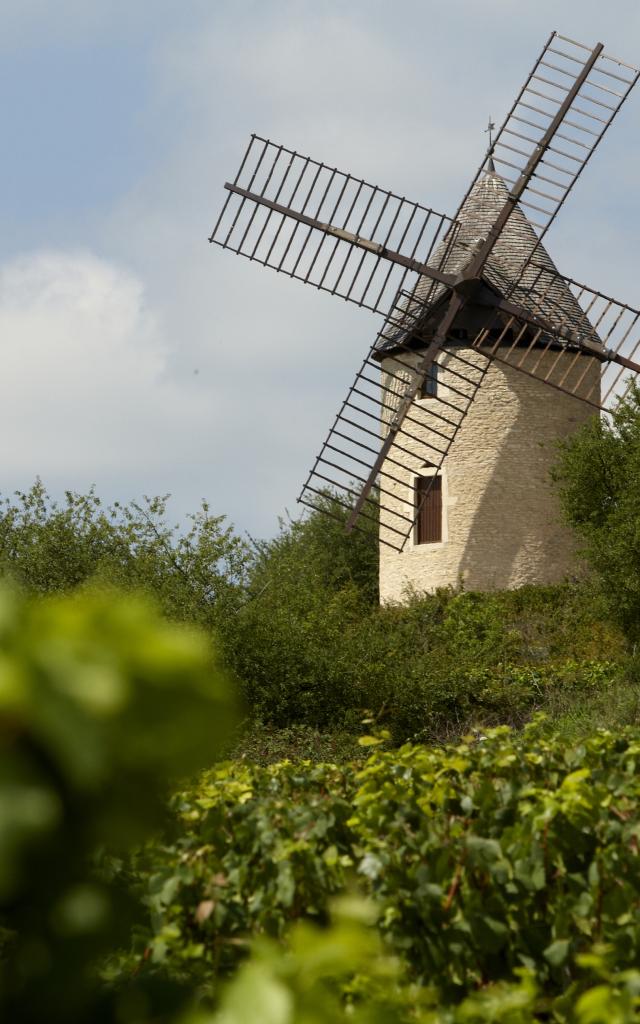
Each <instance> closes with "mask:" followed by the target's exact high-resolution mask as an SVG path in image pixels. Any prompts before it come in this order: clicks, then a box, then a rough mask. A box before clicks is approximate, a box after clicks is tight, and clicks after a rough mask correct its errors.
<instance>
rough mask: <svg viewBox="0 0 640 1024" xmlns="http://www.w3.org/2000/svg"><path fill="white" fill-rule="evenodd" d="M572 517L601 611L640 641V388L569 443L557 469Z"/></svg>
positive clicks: (569, 517)
mask: <svg viewBox="0 0 640 1024" xmlns="http://www.w3.org/2000/svg"><path fill="white" fill-rule="evenodd" d="M555 477H556V483H557V485H558V491H559V494H560V499H561V502H562V506H563V510H564V514H565V517H566V519H567V521H568V522H569V524H570V525H571V526H572V527H573V529H574V530H575V531H576V533H577V534H578V536H579V537H580V539H581V540H582V543H583V549H584V554H585V555H586V557H587V559H588V562H589V565H590V566H591V568H592V570H593V573H594V584H595V586H594V591H595V594H596V595H597V599H598V602H599V604H600V606H601V607H602V608H603V609H604V610H605V612H606V614H608V615H609V616H610V617H611V618H612V619H613V621H614V622H618V623H619V624H620V625H621V626H622V628H623V629H624V631H625V633H626V634H627V636H628V637H629V638H630V639H631V641H632V642H633V643H635V642H637V640H638V639H639V638H640V531H639V530H638V524H639V522H640V388H639V387H638V385H637V384H636V383H635V382H634V383H633V384H632V385H631V386H630V388H629V390H628V391H627V393H626V395H625V396H624V397H623V398H622V399H620V400H619V401H618V403H617V405H616V406H615V408H614V410H613V414H612V416H611V418H610V419H607V418H605V417H602V418H597V417H593V419H591V420H590V421H589V422H588V423H587V424H586V425H585V426H584V427H583V428H582V429H581V430H579V431H578V432H577V433H576V434H575V435H574V436H573V437H571V438H570V439H569V440H568V441H565V442H564V443H563V444H562V446H561V458H560V461H559V464H558V467H557V469H556V472H555Z"/></svg>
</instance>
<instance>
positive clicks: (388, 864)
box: [0, 394, 640, 1024]
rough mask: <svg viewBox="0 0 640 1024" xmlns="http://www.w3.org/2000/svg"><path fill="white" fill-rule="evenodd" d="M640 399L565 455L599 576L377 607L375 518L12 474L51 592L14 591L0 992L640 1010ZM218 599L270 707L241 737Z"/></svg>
mask: <svg viewBox="0 0 640 1024" xmlns="http://www.w3.org/2000/svg"><path fill="white" fill-rule="evenodd" d="M634 403H635V405H634ZM638 404H639V403H638V400H637V396H635V395H634V394H632V395H631V396H630V398H629V400H628V402H627V403H626V404H625V405H624V406H623V407H622V409H621V410H620V411H619V413H618V416H617V418H616V419H615V420H614V422H613V424H612V426H610V427H605V426H601V427H598V428H595V427H592V428H590V429H588V430H587V431H584V432H583V433H582V434H581V435H580V436H579V437H578V438H577V439H576V440H575V441H573V442H571V443H570V444H568V445H567V447H566V449H565V453H564V457H563V463H562V466H561V469H560V470H559V472H558V477H559V484H560V486H561V488H562V489H563V494H564V502H565V507H566V508H567V509H568V511H569V513H570V514H571V516H572V519H573V521H574V522H575V524H576V526H577V528H578V529H579V530H580V532H581V533H582V536H583V538H584V539H585V542H586V544H587V546H588V550H589V553H590V556H591V559H592V564H593V565H594V566H595V574H594V578H593V580H592V582H591V583H590V584H589V586H587V585H586V584H582V585H569V584H568V585H566V586H562V587H555V588H529V589H525V590H522V591H519V592H515V593H502V594H494V595H477V594H475V595H474V594H464V593H459V594H452V593H443V594H438V595H435V596H433V597H430V598H417V597H416V598H415V599H413V600H412V601H410V602H409V603H408V605H407V606H406V607H404V608H386V609H379V608H377V606H376V603H375V586H374V579H375V577H374V572H375V564H374V563H375V558H374V554H373V552H374V550H375V548H374V546H373V545H372V544H371V542H370V538H369V540H367V538H366V537H365V538H362V539H360V540H359V541H358V542H357V543H356V544H351V543H346V542H344V541H343V538H342V534H341V532H340V527H339V524H337V525H336V527H335V528H333V529H331V528H330V529H327V527H326V526H325V521H324V520H320V519H319V518H314V517H312V518H311V519H309V520H307V521H306V522H304V523H293V524H287V525H285V526H284V527H283V529H282V531H281V533H280V535H279V536H278V538H276V540H274V541H272V542H269V543H267V544H264V545H259V546H258V547H257V549H254V550H250V549H249V547H248V546H247V545H246V544H245V543H244V542H243V541H241V540H240V539H238V538H237V537H235V536H234V535H233V533H232V532H231V531H230V530H227V529H225V527H224V524H223V523H222V521H221V520H220V519H216V518H214V517H212V516H211V515H210V514H209V512H208V510H207V509H206V508H205V509H203V510H202V511H201V513H200V514H199V515H198V516H197V517H196V518H195V519H194V521H193V524H192V529H191V531H190V532H189V533H188V534H180V533H179V532H177V531H175V530H171V529H169V528H168V527H167V526H166V525H165V522H164V504H163V502H162V501H155V502H150V503H147V504H146V505H143V506H133V505H132V506H129V507H127V508H124V509H123V508H114V509H112V510H104V509H102V507H101V505H100V503H99V502H98V500H97V499H96V498H95V496H93V495H89V496H85V497H81V496H74V495H69V496H68V498H67V501H66V504H65V505H64V506H63V507H61V508H55V507H54V506H53V505H52V503H51V502H50V501H49V499H48V498H47V496H46V495H45V494H44V492H43V490H42V488H41V487H40V486H39V485H37V486H36V487H35V488H34V489H33V490H32V491H31V492H30V493H29V494H27V495H21V496H17V498H16V499H14V500H10V501H7V502H5V505H4V511H3V515H2V517H0V543H1V548H2V553H3V561H4V566H5V569H7V570H8V571H9V572H10V573H11V574H12V575H13V576H14V577H15V578H16V579H17V580H18V581H19V582H20V583H21V585H22V589H23V590H24V591H31V592H33V593H34V594H36V595H37V596H26V595H25V594H19V593H18V592H10V591H5V592H0V763H1V764H2V769H3V770H2V776H1V780H0V787H1V789H0V806H1V807H2V822H1V825H2V841H1V842H0V1007H1V1008H2V1012H3V1017H4V1016H6V1018H7V1019H16V1020H17V1019H20V1020H25V1021H34V1022H35V1021H39V1020H42V1019H43V1018H44V1017H46V1019H47V1020H50V1021H52V1022H53V1024H55V1021H56V1020H60V1021H63V1020H64V1021H65V1024H74V1022H77V1024H80V1022H82V1021H84V1020H87V1019H91V1020H105V1021H115V1020H118V1021H119V1022H121V1024H144V1022H149V1021H151V1020H153V1021H154V1022H156V1024H244V1022H245V1021H246V1020H247V1019H251V1020H253V1019H264V1020H269V1021H270V1024H310V1022H311V1021H313V1022H314V1024H329V1022H334V1021H338V1020H341V1019H344V1020H345V1021H346V1020H353V1021H361V1022H365V1021H366V1022H376V1024H391V1022H392V1021H393V1022H394V1024H395V1022H396V1021H400V1022H406V1024H408V1022H409V1021H414V1022H415V1021H418V1022H424V1024H427V1022H430V1024H445V1022H455V1024H458V1022H460V1024H462V1022H463V1021H466V1022H474V1021H483V1020H485V1019H493V1020H496V1021H500V1020H502V1021H505V1022H509V1024H514V1022H515V1024H518V1022H522V1024H525V1022H533V1021H543V1020H556V1021H560V1022H562V1021H566V1022H575V1024H596V1022H605V1021H610V1020H617V1021H620V1022H623V1024H624V1022H631V1021H638V1020H639V1019H640V976H639V974H638V972H637V968H636V965H637V962H638V956H639V954H640V948H639V947H640V928H639V925H638V919H639V918H638V910H639V909H640V854H639V850H640V827H639V826H638V823H637V813H636V811H637V805H638V800H639V798H640V792H639V783H638V772H637V762H638V756H639V755H640V728H638V727H636V726H634V725H633V724H631V725H628V726H626V727H625V725H624V723H625V722H629V723H634V722H635V720H636V718H637V699H638V685H637V683H636V681H635V680H636V674H637V671H638V670H637V668H636V658H635V655H634V652H633V646H631V648H630V649H629V648H628V646H627V645H628V644H631V645H633V643H635V638H636V632H635V622H636V621H637V620H636V617H635V616H634V612H633V609H634V607H635V606H634V601H635V599H636V598H635V595H636V592H637V589H636V577H635V573H636V566H637V561H636V553H635V547H634V537H635V533H634V530H633V529H632V524H633V521H634V517H635V521H638V520H640V515H636V508H635V498H634V489H631V492H630V493H629V489H628V488H627V485H626V484H627V482H629V481H630V482H632V483H633V481H634V480H635V476H634V474H635V472H636V470H635V461H634V460H635V457H636V456H635V448H636V447H638V448H640V441H637V440H636V438H637V436H638V433H640V432H638V433H637V432H636V430H635V423H636V422H637V421H638V420H640V415H638V414H637V408H638ZM603 450H606V451H607V453H608V454H607V470H606V472H605V471H603V472H602V473H601V476H598V475H597V469H598V465H599V460H601V458H602V452H603ZM612 467H615V471H614V469H613V468H612ZM587 488H589V489H590V490H589V493H588V494H587V493H583V489H584V490H586V489H587ZM635 493H636V494H637V495H638V500H640V488H636V489H635ZM327 500H330V499H329V498H328V499H327ZM638 512H640V509H639V510H638ZM624 551H626V556H624V558H623V552H624ZM608 553H609V555H608ZM625 558H626V566H627V575H626V577H624V576H623V575H622V569H621V566H622V565H623V562H624V561H625ZM92 579H93V580H94V583H93V585H92V586H87V583H88V581H90V580H92ZM612 580H617V586H618V587H619V588H623V590H622V591H621V593H620V600H619V601H617V600H615V599H614V600H612V599H611V596H610V594H609V591H608V588H610V586H611V581H612ZM96 583H97V588H96ZM113 583H118V584H119V585H120V587H121V590H123V591H124V593H121V594H120V596H118V594H117V593H115V592H114V591H113V590H112V589H110V587H107V586H106V584H113ZM138 589H146V590H148V591H151V592H152V593H154V594H155V595H156V598H157V601H158V603H159V604H160V605H161V607H162V608H163V610H164V612H165V613H166V615H167V616H169V617H170V618H171V619H173V620H182V622H183V623H184V624H186V628H185V625H182V626H178V625H175V624H174V625H169V624H167V622H166V621H162V620H160V619H159V617H158V616H157V614H156V613H154V612H153V610H151V609H150V608H149V607H148V606H147V605H146V604H145V603H144V601H142V600H141V599H140V598H138V597H136V596H133V595H131V594H130V593H129V594H127V591H132V590H138ZM63 592H66V593H63ZM43 595H46V596H43ZM194 626H199V627H204V630H206V632H208V633H210V634H211V633H216V634H217V635H218V636H219V637H220V640H219V647H218V649H219V651H220V655H221V656H222V657H223V658H224V660H225V661H226V662H227V663H228V664H229V665H231V666H232V667H233V669H234V671H235V674H236V675H237V677H238V680H239V684H240V689H241V690H242V692H243V695H244V700H245V704H247V705H248V708H249V712H250V713H251V714H252V715H253V720H252V724H251V727H250V728H248V729H245V733H244V735H243V736H242V737H241V739H240V748H239V749H238V748H237V747H236V750H235V759H234V760H231V761H228V762H226V763H223V762H220V761H218V758H219V757H220V756H221V754H223V753H225V751H226V753H227V754H228V753H230V752H233V741H232V739H231V738H232V737H233V732H232V730H231V727H230V724H229V723H230V721H231V713H232V712H231V697H230V692H231V685H230V682H229V680H228V679H225V677H224V675H223V673H222V671H221V668H220V660H221V659H220V657H216V656H215V655H214V654H213V653H212V650H211V648H210V647H209V645H208V643H207V642H206V641H205V639H204V636H203V632H202V629H200V630H197V629H194V628H193V627H194ZM541 707H542V708H545V709H546V710H547V712H548V713H549V717H548V718H547V719H546V720H540V719H537V718H535V716H534V712H535V711H536V709H539V708H541ZM259 716H260V718H261V720H262V723H263V724H262V726H259V724H258V719H259ZM365 716H366V717H367V718H368V719H369V721H368V724H367V729H368V730H369V731H370V732H371V733H372V735H370V736H369V737H364V738H363V737H361V739H360V743H357V741H356V740H355V739H354V738H353V737H354V736H355V735H356V734H357V733H360V732H361V731H362V718H363V717H365ZM532 716H534V720H533V722H531V723H530V724H528V725H524V727H521V726H523V724H524V723H525V722H526V720H527V719H531V718H532ZM505 721H508V722H511V723H512V724H513V725H514V726H516V727H517V728H515V729H509V728H508V727H507V726H505V725H503V724H502V725H499V726H498V727H497V728H493V729H492V728H490V727H489V726H490V725H491V723H504V722H505ZM336 723H338V724H340V726H341V728H342V730H343V731H342V733H340V734H338V733H336V731H335V728H333V730H332V731H331V730H327V728H326V727H327V726H335V724H336ZM602 723H604V724H607V723H608V724H610V725H613V726H615V728H614V729H613V730H611V731H597V730H596V729H595V725H596V724H598V725H599V724H602ZM472 726H475V728H471V727H472ZM323 729H324V730H325V731H322V730H323ZM385 729H386V730H388V731H387V732H383V730H385ZM465 733H466V735H465ZM409 735H410V736H412V737H414V739H415V738H416V737H417V738H418V739H425V740H429V741H433V740H437V741H438V743H437V745H432V746H427V745H424V744H419V743H415V742H414V743H412V744H410V745H405V746H402V747H401V748H399V749H398V747H397V745H396V744H397V741H398V740H400V739H403V738H406V737H407V736H409ZM447 738H449V740H450V741H449V742H446V741H447ZM236 743H237V739H236ZM356 750H357V752H358V756H357V757H354V756H353V754H354V751H356ZM371 750H373V753H371ZM286 753H293V754H294V755H295V758H294V760H293V761H289V762H284V763H282V762H281V763H279V764H271V765H269V764H259V763H256V762H260V761H263V762H268V761H270V760H272V759H273V758H274V756H276V757H281V756H282V755H283V754H286ZM328 753H329V754H330V755H331V758H332V761H333V763H323V760H324V761H326V756H327V754H328ZM308 755H313V757H314V758H316V759H317V760H316V761H314V760H312V759H311V758H309V756H308ZM305 757H306V760H305V759H304V758H305ZM212 765H213V767H212ZM198 767H200V768H204V769H205V771H204V773H203V774H202V775H201V776H200V777H199V778H196V779H194V778H193V776H191V781H189V773H192V772H193V771H194V770H195V769H196V768H198ZM179 778H182V780H183V781H182V782H180V783H178V781H177V780H178V779H179ZM169 787H171V788H172V789H173V797H172V799H171V805H170V819H169V820H168V821H167V820H166V812H165V800H166V797H167V793H168V789H169ZM336 901H337V902H336ZM332 922H333V923H332ZM97 964H100V965H101V967H100V975H101V979H100V977H98V975H97V973H96V966H97ZM194 1000H195V1001H200V1008H199V1009H198V1008H197V1007H196V1006H195V1005H194Z"/></svg>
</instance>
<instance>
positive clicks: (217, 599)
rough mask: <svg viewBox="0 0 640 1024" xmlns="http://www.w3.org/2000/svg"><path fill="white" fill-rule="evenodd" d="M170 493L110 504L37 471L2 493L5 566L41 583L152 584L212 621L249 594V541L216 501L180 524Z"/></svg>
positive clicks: (165, 606)
mask: <svg viewBox="0 0 640 1024" xmlns="http://www.w3.org/2000/svg"><path fill="white" fill-rule="evenodd" d="M167 501H168V496H165V497H156V498H145V499H144V501H143V502H142V503H138V502H131V503H130V504H128V505H123V504H121V503H119V502H115V503H114V504H113V505H112V506H107V507H105V506H103V504H102V502H101V501H100V499H99V498H98V497H97V496H96V494H95V493H94V491H93V490H91V491H89V493H88V494H84V495H83V494H76V493H74V492H73V491H67V492H66V494H65V498H64V502H63V503H62V504H58V503H56V502H55V501H53V499H52V498H51V497H50V495H49V494H48V493H47V491H46V489H45V488H44V486H43V485H42V483H41V482H40V481H36V483H35V484H34V486H33V487H32V488H31V490H29V491H27V492H24V493H23V492H19V491H18V492H16V494H15V495H14V496H13V498H9V497H5V498H4V499H2V500H1V502H0V569H1V570H2V571H4V572H5V573H6V574H7V575H9V576H10V577H12V578H13V579H14V580H15V581H16V582H18V583H19V584H20V585H21V586H22V587H24V588H25V589H26V590H27V591H29V592H32V593H40V594H47V593H68V592H70V591H71V590H73V589H74V588H76V587H78V586H82V585H83V584H85V583H87V582H88V581H89V580H97V581H99V582H102V583H107V584H110V585H112V586H117V587H120V588H124V589H127V590H143V591H146V592H148V593H149V594H150V595H152V596H153V599H154V600H155V601H157V602H158V603H159V604H160V606H161V608H162V610H163V611H164V613H165V614H166V615H168V616H169V617H171V618H173V619H176V620H178V621H181V622H191V623H195V624H198V625H202V626H205V627H209V628H211V627H212V626H214V625H215V623H216V621H217V620H218V619H220V618H221V617H222V616H223V615H226V614H231V613H232V611H233V610H234V609H236V608H238V607H239V606H240V605H241V604H242V602H243V600H244V599H245V588H246V581H247V571H248V564H249V552H248V548H247V546H246V544H244V542H242V541H241V540H240V539H239V538H238V537H236V536H235V535H234V533H233V531H232V530H231V528H229V527H225V526H224V516H213V515H211V513H210V509H209V507H208V506H207V504H206V503H203V505H202V507H201V508H200V510H199V511H198V512H197V513H195V514H194V515H192V516H190V517H189V520H190V521H189V525H188V527H187V529H186V530H180V529H179V528H178V527H177V526H170V525H169V524H168V522H167Z"/></svg>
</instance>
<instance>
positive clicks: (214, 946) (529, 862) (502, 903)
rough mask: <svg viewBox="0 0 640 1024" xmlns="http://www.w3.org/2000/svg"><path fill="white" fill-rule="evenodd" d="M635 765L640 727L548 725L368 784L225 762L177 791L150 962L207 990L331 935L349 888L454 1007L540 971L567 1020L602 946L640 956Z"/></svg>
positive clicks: (483, 741)
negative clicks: (295, 938)
mask: <svg viewBox="0 0 640 1024" xmlns="http://www.w3.org/2000/svg"><path fill="white" fill-rule="evenodd" d="M372 739H373V738H372ZM639 758H640V733H638V732H637V731H633V730H629V731H627V732H626V733H625V734H623V735H619V736H616V735H613V734H611V733H608V732H605V731H603V732H600V733H597V734H596V735H594V736H592V737H591V738H590V739H588V740H585V741H583V742H582V743H580V744H579V745H577V746H574V747H568V746H567V744H566V743H565V742H564V740H563V738H562V737H549V736H548V735H544V734H543V733H542V731H541V725H540V724H538V723H536V724H534V725H533V726H531V727H529V728H527V729H525V730H524V731H523V732H522V733H514V732H512V731H510V730H509V729H507V728H498V729H495V730H492V731H490V732H489V733H488V734H486V735H476V736H473V737H469V738H468V739H467V740H466V741H465V742H463V743H461V744H458V745H455V746H450V747H445V748H440V749H435V748H427V747H423V746H406V747H403V748H402V749H401V750H399V751H398V750H390V751H387V752H379V751H377V750H376V751H375V752H374V753H373V754H372V755H371V757H370V758H369V759H368V760H367V762H366V763H365V764H364V766H362V767H361V768H360V770H358V771H349V770H347V769H339V768H336V767H335V766H331V765H315V766H313V765H311V764H298V765H293V764H288V763H285V764H282V765H276V766H271V767H268V768H259V767H248V766H246V765H234V764H226V765H223V766H222V765H221V766H219V767H218V768H216V769H214V770H213V771H209V772H207V773H205V775H204V776H203V777H202V778H201V779H200V781H199V783H198V784H197V785H195V786H193V787H190V788H188V789H185V790H183V791H181V792H180V793H179V794H177V795H176V796H175V797H174V803H173V810H174V815H175V818H176V828H177V832H176V835H175V839H174V842H173V843H169V844H164V845H156V844H153V845H152V846H151V847H150V848H148V849H147V850H146V852H145V853H144V854H143V855H141V861H140V862H139V864H138V868H139V869H143V871H142V873H141V876H140V879H141V884H142V885H143V887H145V888H146V891H145V893H144V896H143V898H144V900H145V901H146V903H147V905H148V906H149V909H150V912H151V921H152V923H153V928H152V931H151V933H149V935H148V937H147V939H146V943H147V944H146V946H145V950H144V953H143V954H142V957H141V959H140V965H145V967H144V969H146V970H150V971H152V972H153V971H154V970H158V969H160V968H162V970H169V972H171V973H174V974H175V975H176V976H177V977H182V976H184V975H185V972H186V973H187V974H188V975H189V976H190V977H192V978H193V979H194V980H198V982H199V983H201V984H204V985H205V987H206V986H207V979H209V981H211V980H212V979H213V978H215V977H216V976H218V975H219V974H224V973H227V972H229V971H230V970H231V969H232V967H233V965H234V963H236V962H237V961H238V960H239V959H241V958H242V956H243V949H244V947H243V939H244V938H245V937H246V936H249V935H252V936H256V935H263V936H270V937H272V938H280V937H282V936H283V935H285V934H286V932H287V930H288V929H289V928H290V926H291V925H292V923H293V922H295V921H296V920H299V919H301V918H304V919H311V920H314V921H315V922H316V923H317V924H318V925H322V924H323V923H325V922H326V921H327V918H328V915H329V907H330V903H331V899H332V898H333V897H334V896H335V894H337V893H340V892H342V891H346V892H348V893H352V894H353V893H357V894H360V895H361V896H362V897H366V898H368V899H370V900H372V901H373V902H374V904H375V906H376V907H377V909H378V915H379V916H378V929H379V931H380V934H381V937H382V939H383V940H384V943H385V948H386V949H388V950H389V951H391V952H392V953H393V954H394V955H395V956H396V957H397V958H398V959H399V960H401V961H402V963H403V964H404V965H406V968H407V970H408V974H409V978H410V980H411V981H413V982H418V983H419V984H420V985H421V986H422V987H425V986H426V987H428V988H430V989H431V990H434V989H435V990H436V991H437V994H438V1000H439V1001H440V1003H441V1004H444V1005H452V1006H453V1005H457V1004H458V1003H460V1001H461V1000H463V999H464V998H466V997H468V996H471V995H472V994H473V993H474V992H476V991H478V990H484V989H485V988H486V986H487V985H489V984H495V983H513V982H514V981H515V980H517V977H518V972H522V971H523V970H524V971H525V972H527V976H528V977H529V978H530V979H531V980H532V982H533V983H534V984H535V986H536V987H537V990H538V992H539V993H540V994H541V997H544V998H545V999H547V1000H553V1001H555V1006H556V1009H557V1012H558V1013H561V1012H564V1011H563V1007H564V1008H566V1007H569V1006H572V1005H573V1004H574V1003H575V1001H576V999H577V998H578V997H579V996H580V994H581V993H582V991H583V990H584V988H585V984H586V979H587V978H588V972H586V971H585V966H584V965H585V963H586V962H587V961H585V959H584V958H585V956H586V957H588V956H589V955H591V954H592V952H593V950H594V949H596V950H598V949H600V950H605V951H606V955H607V958H608V959H607V963H609V964H610V965H611V964H615V967H616V969H617V970H618V971H624V970H632V969H634V967H635V965H637V963H638V961H639V958H640V913H639V911H640V823H639V822H638V819H637V806H638V801H639V797H640V781H639V780H640V774H639V773H638V762H639ZM147 879H148V884H147V882H146V880H147Z"/></svg>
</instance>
